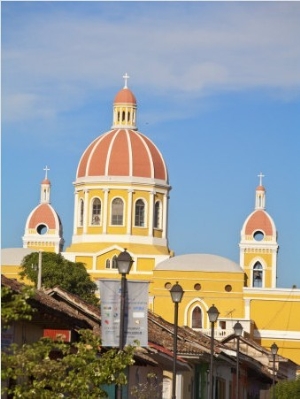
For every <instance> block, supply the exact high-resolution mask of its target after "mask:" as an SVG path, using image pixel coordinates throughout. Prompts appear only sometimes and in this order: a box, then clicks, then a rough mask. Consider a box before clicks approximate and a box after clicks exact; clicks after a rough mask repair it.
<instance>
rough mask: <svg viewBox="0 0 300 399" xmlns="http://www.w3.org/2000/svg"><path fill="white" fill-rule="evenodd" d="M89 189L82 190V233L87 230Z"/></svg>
mask: <svg viewBox="0 0 300 399" xmlns="http://www.w3.org/2000/svg"><path fill="white" fill-rule="evenodd" d="M88 195H89V190H85V191H84V215H83V233H84V234H85V233H86V232H87V225H88V214H89V205H90V204H89V202H88V201H89V196H88Z"/></svg>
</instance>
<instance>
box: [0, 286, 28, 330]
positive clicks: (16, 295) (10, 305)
mask: <svg viewBox="0 0 300 399" xmlns="http://www.w3.org/2000/svg"><path fill="white" fill-rule="evenodd" d="M33 294H34V290H33V289H32V287H26V286H25V287H23V288H22V290H21V292H14V291H13V290H12V289H11V288H10V287H5V286H3V287H1V325H2V327H3V328H9V326H10V324H11V323H12V322H13V321H17V320H31V317H32V312H33V309H32V308H31V306H30V305H29V304H28V303H27V299H29V298H30V297H32V296H33Z"/></svg>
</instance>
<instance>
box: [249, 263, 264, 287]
mask: <svg viewBox="0 0 300 399" xmlns="http://www.w3.org/2000/svg"><path fill="white" fill-rule="evenodd" d="M262 283H263V267H262V265H261V264H260V263H259V262H256V263H255V265H254V267H253V279H252V286H253V287H262Z"/></svg>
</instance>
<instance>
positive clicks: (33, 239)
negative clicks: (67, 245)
mask: <svg viewBox="0 0 300 399" xmlns="http://www.w3.org/2000/svg"><path fill="white" fill-rule="evenodd" d="M49 170H50V169H49V168H48V167H47V166H46V167H45V169H44V171H45V178H44V179H43V181H42V182H41V190H40V204H39V205H38V206H36V207H35V208H34V209H33V210H32V211H31V213H30V214H29V216H28V218H27V220H26V224H25V232H24V236H23V248H31V249H34V250H37V251H47V252H56V253H59V252H61V251H62V249H63V245H64V239H63V228H62V223H61V220H60V217H59V216H58V214H57V212H56V211H55V210H54V208H53V207H52V205H51V204H50V193H51V183H50V180H49V179H48V171H49Z"/></svg>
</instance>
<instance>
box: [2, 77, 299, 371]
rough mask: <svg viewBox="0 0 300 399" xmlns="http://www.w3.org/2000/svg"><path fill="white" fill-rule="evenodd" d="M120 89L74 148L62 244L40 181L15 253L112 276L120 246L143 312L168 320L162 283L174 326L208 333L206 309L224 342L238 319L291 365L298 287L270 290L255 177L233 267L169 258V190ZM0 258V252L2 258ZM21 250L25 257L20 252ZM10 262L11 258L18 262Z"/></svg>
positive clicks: (272, 239) (267, 233)
mask: <svg viewBox="0 0 300 399" xmlns="http://www.w3.org/2000/svg"><path fill="white" fill-rule="evenodd" d="M124 79H125V85H124V87H123V88H122V89H121V90H120V91H119V92H118V93H117V95H116V96H115V98H114V102H113V109H112V127H111V129H110V130H109V131H107V132H106V133H104V134H102V135H100V136H99V137H96V138H95V139H94V140H93V141H92V143H91V144H90V145H89V146H88V147H87V148H86V149H85V150H84V151H83V154H82V156H81V158H80V160H79V163H78V167H77V171H76V179H75V182H74V191H75V192H74V216H73V235H72V240H71V245H70V246H69V247H68V248H66V249H65V250H64V251H63V244H64V239H63V229H62V223H61V220H60V218H59V216H58V215H57V213H56V212H55V210H54V208H53V207H52V205H51V204H50V188H51V184H50V181H49V179H48V176H47V171H48V168H47V167H46V168H45V171H46V176H45V179H44V180H43V181H42V183H41V198H40V204H39V205H38V206H37V207H36V208H34V210H33V211H32V212H31V213H30V215H29V216H28V218H27V222H26V226H25V232H24V236H23V250H24V251H30V250H32V251H40V250H41V251H53V252H57V253H58V252H61V253H62V254H63V256H64V257H66V258H67V259H69V260H71V261H74V262H75V261H76V262H83V263H84V264H85V265H86V268H87V271H88V272H89V274H90V275H91V277H92V279H93V280H94V281H97V280H99V279H105V278H119V274H118V269H117V264H116V258H117V256H118V255H119V253H120V252H122V251H123V250H124V248H126V250H127V251H128V252H129V253H130V255H131V257H132V258H133V260H134V263H133V266H132V269H131V272H130V275H129V276H128V278H129V279H132V280H143V281H148V282H149V308H150V309H151V310H152V311H153V312H154V313H156V314H159V315H160V316H162V317H163V318H164V319H166V320H167V321H170V322H173V306H174V305H173V303H172V300H171V296H170V292H169V291H170V289H171V288H172V286H173V285H174V284H176V282H178V283H179V284H180V285H181V286H182V288H183V290H184V296H183V299H182V301H181V303H180V306H179V318H178V321H179V324H180V325H185V326H189V327H192V328H194V329H197V330H200V331H203V332H205V333H207V334H210V323H209V320H208V315H207V310H208V309H209V308H210V307H211V306H212V305H215V306H216V307H217V309H218V311H219V317H218V320H217V323H216V327H215V337H216V338H217V339H220V340H222V339H225V338H226V337H227V336H229V335H231V334H232V333H233V326H234V324H235V323H236V322H237V321H239V322H240V323H241V324H242V326H243V334H244V336H245V337H247V336H249V337H250V338H253V339H254V340H256V341H257V342H258V343H259V344H261V345H262V346H264V347H266V348H267V349H269V348H270V347H271V345H272V344H273V342H275V343H276V344H277V346H278V347H279V352H278V353H279V354H280V355H281V356H284V357H287V358H290V359H291V360H293V361H294V362H296V363H297V364H299V365H300V318H297V317H291V315H297V314H300V290H299V289H297V288H290V289H281V288H276V272H277V256H278V248H279V247H278V243H277V231H276V226H275V223H274V221H273V219H272V217H271V216H270V215H269V214H268V213H267V211H266V190H265V187H264V185H263V175H262V174H260V175H259V184H258V186H257V188H256V190H255V203H254V209H253V211H251V210H250V213H249V216H248V217H247V218H246V220H245V222H244V224H243V226H242V228H241V238H240V243H239V247H240V262H239V264H237V263H235V262H233V261H231V260H229V259H226V258H223V257H221V256H216V255H213V254H185V255H179V256H175V255H174V252H173V251H172V250H171V249H170V248H169V242H168V207H169V194H170V190H171V186H170V183H169V176H168V170H167V165H166V163H165V161H164V158H163V155H162V154H161V152H160V151H159V149H158V148H157V146H156V145H155V144H154V143H153V142H152V141H151V140H150V139H149V138H148V137H147V136H145V135H144V134H143V133H141V132H139V130H138V128H137V101H136V98H135V96H134V94H133V92H132V91H131V90H130V89H129V88H128V85H127V82H128V76H127V74H126V75H125V76H124ZM12 252H13V251H12V250H10V249H6V250H3V251H2V273H3V274H6V275H7V276H8V277H13V276H15V277H17V270H18V265H19V264H20V261H21V260H22V259H20V257H21V255H22V251H20V252H19V255H18V256H19V258H18V256H17V255H16V253H15V257H13V256H12ZM3 255H4V256H3ZM24 256H25V255H24ZM18 262H19V263H18Z"/></svg>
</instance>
